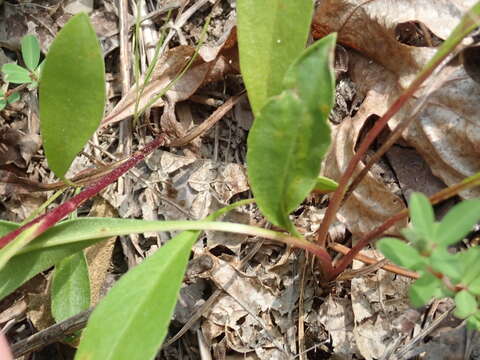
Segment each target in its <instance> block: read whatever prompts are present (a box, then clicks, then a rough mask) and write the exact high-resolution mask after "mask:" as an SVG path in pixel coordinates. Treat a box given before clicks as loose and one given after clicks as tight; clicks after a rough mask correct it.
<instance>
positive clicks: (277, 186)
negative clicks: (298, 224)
mask: <svg viewBox="0 0 480 360" xmlns="http://www.w3.org/2000/svg"><path fill="white" fill-rule="evenodd" d="M334 45H335V36H330V37H328V38H325V39H323V40H322V41H319V42H317V43H316V44H315V45H314V46H312V47H311V48H309V49H307V50H306V52H305V53H304V54H303V55H301V56H300V58H299V59H298V60H297V61H296V62H295V63H294V64H293V65H292V68H291V69H289V71H288V76H287V79H286V81H285V84H286V85H288V86H291V87H292V89H289V90H285V91H284V92H282V94H281V95H279V96H277V97H274V98H272V99H270V100H269V101H268V102H267V104H265V106H264V107H263V108H262V110H261V112H260V114H259V115H258V116H257V118H256V119H255V122H254V124H253V126H252V128H251V129H250V134H249V136H248V153H247V164H248V177H249V181H250V185H251V188H252V191H253V193H254V195H255V199H256V201H257V204H258V206H259V208H260V210H261V211H262V213H263V214H264V215H265V216H266V217H267V219H268V220H269V221H271V222H272V223H273V224H275V225H277V226H281V227H284V228H285V229H287V230H289V231H290V232H292V233H294V234H295V233H296V230H295V228H294V226H293V224H292V223H291V221H290V219H289V217H288V214H289V213H290V212H291V211H293V210H294V209H296V208H297V207H298V205H300V203H301V202H302V201H303V200H304V199H305V197H306V196H307V195H308V194H309V193H310V192H311V191H312V190H313V188H314V187H315V184H316V183H317V178H318V174H319V172H320V165H321V162H322V159H323V156H324V155H325V152H326V150H327V149H328V146H329V145H330V127H329V125H328V120H327V118H328V114H329V112H330V109H331V106H332V103H333V94H334V82H333V75H332V74H333V69H332V54H333V47H334ZM307 75H308V76H307ZM307 78H308V82H309V84H304V83H303V82H304V81H306V80H307Z"/></svg>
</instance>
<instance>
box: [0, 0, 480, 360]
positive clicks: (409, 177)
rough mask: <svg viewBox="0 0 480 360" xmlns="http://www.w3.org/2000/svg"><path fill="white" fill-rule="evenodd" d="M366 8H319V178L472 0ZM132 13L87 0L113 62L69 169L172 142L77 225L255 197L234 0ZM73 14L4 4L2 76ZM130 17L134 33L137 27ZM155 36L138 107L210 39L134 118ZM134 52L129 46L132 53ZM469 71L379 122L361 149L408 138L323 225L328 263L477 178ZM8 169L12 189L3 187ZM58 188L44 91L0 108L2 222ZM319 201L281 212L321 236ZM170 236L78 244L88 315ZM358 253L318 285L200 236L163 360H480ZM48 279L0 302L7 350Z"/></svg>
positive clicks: (453, 329)
mask: <svg viewBox="0 0 480 360" xmlns="http://www.w3.org/2000/svg"><path fill="white" fill-rule="evenodd" d="M363 2H364V4H362V5H361V6H358V5H360V4H361V3H362V2H361V1H358V0H320V1H317V4H316V11H315V16H314V21H313V26H312V32H311V37H310V40H309V42H310V43H311V42H313V41H315V40H316V39H318V38H321V37H323V36H325V35H327V34H328V33H330V32H338V45H337V48H336V58H335V72H336V75H337V89H336V101H335V108H334V110H333V111H332V114H331V115H330V121H331V126H332V130H333V134H332V141H333V143H332V146H331V149H330V150H329V154H328V156H327V157H326V158H325V161H324V164H323V165H322V174H324V175H325V176H328V177H330V178H333V179H336V180H338V179H339V177H340V175H341V173H342V172H343V171H344V169H345V167H346V164H348V161H349V160H350V159H351V158H352V156H353V155H354V154H355V151H356V147H357V145H358V143H359V141H360V140H361V139H362V138H363V136H364V135H365V133H366V131H368V130H369V129H370V128H371V127H372V125H373V124H374V122H375V121H376V120H377V119H378V118H379V117H380V116H382V115H383V113H384V112H385V111H386V110H387V109H388V108H389V106H390V105H391V104H392V103H393V102H394V101H395V99H396V98H397V97H398V95H399V94H401V92H402V90H403V89H405V86H406V84H408V83H409V82H410V81H411V80H412V79H413V77H414V76H415V74H416V73H418V72H419V70H420V69H421V68H422V67H423V66H424V65H425V63H426V62H427V61H428V59H430V58H431V56H432V55H433V54H434V52H435V48H436V47H437V46H438V45H439V44H440V43H441V42H442V41H443V40H445V39H446V38H447V37H448V35H449V34H450V32H451V31H452V29H453V28H454V26H455V25H456V24H457V23H458V21H459V19H460V18H461V15H462V13H464V12H465V11H466V9H468V6H470V5H471V1H466V0H465V1H461V0H457V1H451V2H450V1H441V0H432V1H430V2H424V1H421V0H415V1H408V2H402V1H380V0H378V1H363ZM120 3H124V4H127V7H126V8H124V7H122V6H120ZM134 3H136V2H134V1H126V0H125V1H123V0H120V1H114V0H105V1H95V2H94V6H93V9H91V12H90V13H89V16H90V19H91V21H92V23H93V26H94V28H95V31H96V33H97V35H98V38H99V39H100V41H101V46H102V49H103V52H104V58H105V64H106V74H107V107H106V110H105V111H106V116H105V119H104V123H103V124H102V126H101V128H100V129H99V130H98V131H97V133H96V134H95V136H94V137H93V138H92V140H91V141H90V142H89V143H88V145H87V146H86V147H85V149H84V151H83V152H82V153H81V154H80V155H79V156H78V158H77V159H76V160H75V162H74V163H73V165H72V166H71V168H70V170H69V175H68V176H70V177H71V176H75V175H78V174H79V173H81V172H85V171H86V172H85V173H86V174H87V175H86V178H87V180H88V174H89V170H91V169H92V168H98V167H102V166H108V165H109V164H112V163H114V162H115V161H117V160H120V159H122V158H124V157H125V156H128V155H129V154H132V153H133V152H134V151H136V150H138V149H140V148H142V147H143V146H144V145H145V144H146V143H148V142H149V141H150V140H151V139H153V138H154V137H155V136H156V134H158V133H164V134H165V135H166V136H168V138H169V140H170V141H172V142H171V144H173V145H174V146H168V147H163V148H161V149H159V150H156V151H155V152H154V153H153V154H152V155H151V156H150V157H149V158H148V159H147V160H146V161H145V162H144V163H142V164H140V165H139V166H138V167H136V168H135V170H134V171H131V172H130V173H128V174H127V175H125V176H124V177H122V178H121V179H120V180H119V181H118V182H117V183H115V184H114V185H112V186H110V187H109V188H107V189H106V190H105V191H103V192H102V193H101V195H99V196H97V197H96V198H95V199H94V200H92V201H89V202H88V203H86V204H85V205H84V206H82V208H81V209H79V211H78V216H82V215H90V216H92V215H93V216H110V217H122V218H136V219H147V220H179V219H203V218H205V217H206V216H207V215H208V214H211V213H212V212H213V211H215V210H217V209H219V208H221V207H222V206H224V205H226V204H229V203H231V202H232V201H234V200H238V199H243V198H248V197H252V194H251V192H250V189H249V185H248V180H247V174H246V152H247V145H246V143H247V142H246V140H247V136H248V131H249V129H250V127H251V125H252V122H253V120H254V117H253V114H252V112H251V109H250V105H249V102H248V97H247V94H246V93H245V89H244V85H243V81H242V77H241V74H240V66H239V60H238V50H237V44H236V33H235V31H236V29H235V26H236V3H235V0H221V1H210V0H195V1H189V0H146V1H138V3H139V5H138V7H133V4H134ZM68 4H69V1H58V0H42V1H40V0H32V1H31V2H26V1H23V0H22V1H20V0H19V1H14V0H5V1H4V2H3V5H0V9H1V10H0V67H1V66H2V65H3V64H5V63H9V62H14V61H21V60H20V57H19V47H20V40H21V38H22V37H23V36H24V35H25V34H33V35H35V36H37V37H38V39H39V41H40V44H41V49H42V53H43V54H46V53H47V52H48V48H49V46H50V44H51V42H52V41H53V39H54V37H55V35H56V33H57V32H58V31H59V30H60V29H61V28H62V26H63V25H64V24H65V23H66V22H67V21H68V19H69V18H70V17H71V14H70V13H69V12H68V10H69V8H68ZM137 11H139V12H140V14H139V16H140V18H141V19H142V22H141V26H140V28H139V29H138V31H135V16H136V12H137ZM209 15H211V21H210V23H209V25H208V27H207V36H206V39H205V40H204V41H203V40H202V39H201V34H202V29H203V27H204V25H205V20H206V18H207V17H208V16H209ZM285 21H293V20H292V19H285ZM121 24H123V25H124V26H121ZM162 34H163V35H164V42H163V45H162V46H161V57H160V61H159V64H158V66H157V67H156V70H155V75H154V81H152V88H151V89H149V92H147V93H146V94H145V95H144V99H142V101H144V102H147V101H148V99H149V96H152V95H153V94H155V93H157V92H159V91H160V90H161V89H162V88H163V87H165V86H166V85H167V84H168V83H169V82H170V81H171V80H172V79H173V78H174V77H175V76H176V75H177V73H178V70H175V69H182V68H183V67H184V65H185V63H186V62H187V61H188V59H189V57H190V56H192V54H193V53H194V52H195V48H196V46H197V45H198V44H199V43H200V42H201V41H203V42H202V45H201V48H200V51H199V59H198V60H197V61H196V62H195V64H194V65H193V66H192V67H191V68H190V69H189V71H188V72H187V73H186V74H185V76H183V77H182V78H181V79H180V80H179V82H178V83H177V84H176V86H175V88H173V89H172V90H170V91H169V92H168V93H167V94H166V96H165V97H163V98H162V99H161V100H159V101H157V102H156V103H155V104H154V105H153V106H152V108H151V109H150V110H149V111H148V112H147V113H146V114H144V115H143V116H142V117H140V118H139V119H138V121H136V122H134V121H132V116H131V115H132V114H133V113H134V107H135V101H132V99H135V94H136V92H135V88H134V82H135V75H134V73H135V71H134V69H135V67H136V66H138V67H139V69H140V73H145V71H146V69H147V66H148V65H149V63H150V62H151V61H152V59H153V58H154V54H155V46H156V45H157V43H158V41H159V39H160V38H161V37H162ZM137 36H139V37H138V38H137ZM136 42H138V44H139V48H140V53H135V51H134V50H133V49H134V48H135V43H136ZM74 46H75V44H72V47H74ZM165 65H166V66H165ZM477 66H478V65H477ZM205 68H208V69H209V70H208V71H205ZM475 71H477V73H478V69H476V68H475V67H474V68H473V69H472V68H468V69H467V71H466V69H465V67H464V66H463V65H462V63H461V62H460V61H457V62H456V63H454V62H452V63H451V64H449V65H448V66H445V67H444V69H442V70H441V71H440V72H439V73H438V74H436V79H437V80H438V83H437V84H434V83H433V81H432V84H430V83H429V85H428V86H425V88H424V89H423V90H422V91H421V92H420V93H419V94H417V95H418V96H417V97H416V98H414V99H413V100H412V101H411V103H409V104H407V105H406V106H405V107H404V108H403V109H402V111H400V112H399V114H398V115H396V116H395V117H394V118H393V119H392V120H391V121H390V122H389V124H388V125H389V129H387V130H385V131H384V133H383V134H382V135H381V136H380V137H379V138H378V139H377V141H376V142H375V144H374V146H373V147H372V149H371V152H372V153H373V151H374V150H376V149H378V148H379V147H380V146H381V145H382V143H383V139H385V137H386V136H387V135H388V132H389V131H390V129H391V128H393V127H394V126H395V125H396V124H398V123H399V122H400V121H401V119H402V118H405V117H414V120H413V122H412V124H411V125H410V127H409V128H408V129H407V130H406V131H405V132H404V133H403V136H402V139H401V140H400V141H398V142H397V143H396V144H395V145H394V146H392V148H391V149H390V150H389V151H388V152H387V153H386V154H385V155H384V156H383V157H382V159H381V160H380V161H379V162H378V163H377V164H376V165H375V166H374V167H373V168H372V169H371V170H370V171H369V173H368V174H367V176H366V177H365V179H364V181H363V182H362V184H360V186H359V187H358V188H357V189H356V190H355V192H354V193H353V195H352V196H351V197H350V198H349V200H348V201H347V202H345V204H344V205H343V207H342V208H341V209H340V211H339V212H338V214H337V219H336V222H335V223H334V225H333V226H332V228H331V230H330V232H329V235H330V239H331V241H332V242H334V243H336V244H338V245H339V247H337V248H335V250H336V251H334V250H333V249H332V250H331V251H332V252H331V255H332V257H333V258H335V259H338V258H339V257H340V256H341V254H340V253H338V252H337V251H339V250H338V249H340V248H341V246H340V245H342V246H343V247H344V249H345V248H347V247H351V246H352V244H355V242H356V241H357V240H358V239H359V238H361V237H362V236H363V235H365V234H366V233H368V232H369V231H371V230H372V229H374V228H375V227H377V226H379V225H381V224H382V223H383V222H384V221H385V220H386V219H388V218H389V217H391V216H393V215H395V214H396V213H398V212H400V211H402V210H404V209H406V207H407V200H408V198H409V196H410V194H411V193H412V192H414V191H416V192H422V193H424V194H426V195H432V194H434V193H436V192H437V191H439V190H441V189H443V188H445V187H446V186H449V185H452V184H455V183H458V182H460V181H461V180H462V179H464V178H465V177H467V176H469V175H472V174H474V173H477V172H479V171H480V146H479V144H480V120H479V119H480V117H479V115H480V102H479V101H478V99H479V98H480V86H479V85H478V83H477V82H476V81H475V80H474V79H475V76H472V73H475ZM467 72H468V73H467ZM477 79H478V75H477ZM72 86H73V85H72ZM417 99H422V100H424V104H423V107H422V108H421V110H420V111H417V110H415V109H414V106H415V105H416V103H415V101H416V100H417ZM414 100H415V101H414ZM192 133H193V134H195V136H191V134H192ZM266 141H268V139H266ZM365 161H366V160H365ZM11 174H15V176H16V177H17V179H23V180H22V181H20V180H19V181H18V182H16V183H15V182H13V183H12V182H11V181H7V180H6V179H7V178H9V176H10V175H11ZM56 181H58V180H56V179H55V177H54V175H53V173H51V172H50V171H49V169H48V166H47V163H46V160H45V157H44V154H43V150H42V143H41V137H40V132H39V117H38V94H37V91H36V90H33V91H24V92H22V97H21V100H20V101H18V102H16V103H14V104H11V105H9V106H7V108H5V109H4V110H2V111H1V112H0V219H2V220H9V221H16V222H21V221H23V220H24V219H26V218H27V217H28V216H29V215H30V214H31V213H32V212H33V211H34V210H35V209H36V208H38V207H39V206H40V205H41V204H42V203H44V202H45V201H46V200H47V199H48V198H49V197H50V196H52V195H53V193H54V191H55V190H57V189H59V188H61V187H62V184H60V183H57V182H56ZM44 184H52V185H51V186H47V187H45V186H44ZM72 195H73V190H67V191H65V192H64V194H63V195H62V196H61V197H60V198H59V200H58V201H57V203H58V202H60V201H63V200H65V199H67V198H69V197H71V196H72ZM479 195H480V194H479V191H478V190H475V189H474V190H469V191H466V192H464V193H461V197H457V198H454V199H450V200H448V201H445V202H443V203H441V204H440V205H438V206H437V207H436V215H437V216H439V217H441V216H442V214H444V213H445V212H446V211H448V210H449V209H450V208H451V207H452V205H453V204H455V203H456V202H458V201H459V200H460V199H462V198H472V197H478V196H479ZM327 204H328V196H327V195H319V194H312V195H311V196H310V197H309V198H308V199H307V200H306V201H305V202H304V203H303V204H302V205H301V206H300V207H299V208H298V209H297V210H296V211H295V212H294V213H293V214H292V215H293V218H294V221H295V225H296V226H297V228H298V229H300V230H301V232H302V234H303V235H304V236H306V237H307V238H312V237H313V236H314V235H315V233H316V231H317V230H318V228H319V225H320V223H321V221H322V218H323V215H324V212H325V208H326V206H327ZM226 220H229V221H234V222H239V223H245V224H251V225H257V226H267V224H266V222H265V220H264V219H263V218H262V216H261V214H260V212H259V211H258V209H257V208H256V207H255V206H253V205H250V206H245V207H244V208H242V209H240V210H238V211H234V212H232V213H230V214H229V215H227V217H226ZM406 225H407V222H402V223H398V224H397V225H396V226H395V228H392V229H390V230H389V232H388V233H389V234H398V230H399V229H400V228H402V227H404V226H406ZM173 235H174V234H171V233H145V234H142V235H132V236H125V237H119V238H112V239H109V240H107V241H105V242H104V243H102V245H99V246H96V247H95V248H93V249H88V250H86V252H85V253H86V258H87V262H88V265H89V273H90V274H89V275H90V282H91V288H92V305H95V304H96V303H97V302H98V301H99V299H101V297H102V296H104V295H105V293H106V292H108V290H109V289H110V288H111V287H112V285H113V284H114V283H115V281H116V280H117V279H118V278H120V277H121V276H122V275H123V274H124V273H125V272H127V271H128V270H129V269H131V268H133V267H135V266H136V265H138V264H139V263H141V262H142V261H143V259H145V258H146V257H147V256H149V255H150V254H152V253H153V252H155V251H156V250H157V249H158V248H159V247H161V246H162V245H163V244H165V243H166V242H167V241H168V240H169V239H170V238H171V237H172V236H173ZM475 235H476V234H473V235H472V236H471V237H470V241H474V239H475ZM472 239H473V240H472ZM363 255H365V256H367V257H369V258H370V259H373V262H374V264H373V265H371V264H370V265H369V264H368V261H365V259H364V258H362V259H360V260H362V261H357V260H356V261H354V263H353V266H352V268H351V269H349V270H348V271H347V272H346V273H345V274H343V275H342V276H341V277H340V278H339V279H337V280H336V281H335V282H333V283H325V281H323V280H322V276H321V275H322V274H321V273H320V271H319V267H318V264H317V263H316V260H315V259H314V258H313V257H312V256H311V255H309V254H308V253H306V252H305V251H303V250H299V249H294V248H289V247H286V246H284V245H282V244H279V243H275V242H272V241H269V240H265V239H261V238H252V237H248V236H245V235H234V234H225V233H218V232H217V233H216V232H210V231H208V232H206V233H205V234H204V235H202V237H201V239H200V240H199V241H198V243H197V244H196V245H195V247H194V249H193V251H192V255H191V258H190V262H189V266H188V270H187V274H186V276H185V279H184V284H183V286H182V289H181V294H180V299H179V301H178V304H177V307H176V310H175V313H174V316H173V319H172V322H171V324H170V328H169V335H168V337H167V340H166V342H165V344H164V346H163V347H162V349H161V350H160V351H159V354H158V358H159V359H192V360H193V359H202V360H203V359H230V360H233V359H252V360H253V359H261V360H267V359H293V358H298V359H312V360H313V359H410V358H421V359H470V358H480V341H479V339H478V336H475V334H474V333H472V332H470V331H467V330H466V328H465V325H464V324H463V323H462V322H461V321H459V320H457V319H455V318H454V317H453V316H452V315H451V311H452V308H453V304H452V303H451V302H450V301H447V300H435V301H433V302H432V303H431V304H429V305H428V306H426V307H424V308H421V309H412V308H411V307H410V304H409V300H408V286H409V285H410V284H411V282H412V279H410V278H407V277H404V276H401V275H398V274H395V273H392V272H389V271H386V270H383V269H381V268H380V267H381V265H383V263H380V264H378V263H377V262H378V261H380V260H381V259H382V256H381V255H380V254H379V253H378V252H377V251H376V250H374V249H373V248H370V249H366V250H365V251H364V252H363ZM366 262H367V263H366ZM51 273H52V271H47V272H44V273H42V274H40V275H37V276H36V277H34V278H33V279H31V280H30V281H28V282H27V283H26V284H24V285H23V286H22V287H21V288H20V289H18V290H17V291H15V292H14V293H13V294H11V295H10V296H8V297H7V298H5V299H3V300H2V301H1V302H0V325H1V326H2V329H3V332H4V333H6V334H7V336H8V339H9V341H10V342H11V343H17V342H19V341H21V340H23V339H27V338H28V337H29V336H31V335H33V334H35V333H37V332H38V331H40V330H44V329H50V328H51V326H52V325H53V324H54V320H53V319H52V316H51V314H50V293H49V286H50V282H51ZM119 311H124V310H119ZM54 340H55V341H54V342H52V341H51V340H50V341H48V342H47V341H45V343H43V344H40V346H39V348H38V349H36V350H35V351H34V352H27V354H26V355H24V356H23V358H24V359H70V358H73V356H74V353H75V347H74V345H72V344H71V343H67V342H66V341H65V339H64V338H61V337H58V338H57V339H54ZM140 346H141V345H140ZM16 353H17V354H20V353H21V352H16Z"/></svg>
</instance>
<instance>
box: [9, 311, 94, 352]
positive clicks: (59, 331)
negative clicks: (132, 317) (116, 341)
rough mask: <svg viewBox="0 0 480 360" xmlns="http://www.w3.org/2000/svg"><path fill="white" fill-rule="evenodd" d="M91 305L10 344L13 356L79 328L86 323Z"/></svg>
mask: <svg viewBox="0 0 480 360" xmlns="http://www.w3.org/2000/svg"><path fill="white" fill-rule="evenodd" d="M93 309H94V308H93V307H92V308H90V309H88V310H86V311H84V312H81V313H80V314H78V315H75V316H72V317H71V318H68V319H66V320H64V321H62V322H60V323H58V324H55V325H52V326H50V327H48V328H46V329H44V330H42V331H39V332H38V333H35V334H33V335H31V336H29V337H28V338H26V339H24V340H21V341H19V342H17V343H15V344H13V345H12V353H13V356H14V357H15V358H18V357H20V356H23V355H26V354H28V353H31V352H32V351H35V350H37V349H40V348H42V347H44V346H47V345H49V344H52V343H54V342H57V341H60V340H63V339H64V338H65V336H66V335H68V334H72V333H74V332H75V331H78V330H81V329H83V328H84V327H85V325H86V324H87V321H88V318H89V317H90V314H91V313H92V311H93Z"/></svg>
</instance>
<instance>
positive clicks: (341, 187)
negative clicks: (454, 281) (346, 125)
mask: <svg viewBox="0 0 480 360" xmlns="http://www.w3.org/2000/svg"><path fill="white" fill-rule="evenodd" d="M462 38H463V37H461V38H459V39H457V40H456V41H455V45H456V44H458V43H459V42H460V41H461V39H462ZM452 47H453V45H452ZM449 53H450V52H445V53H444V54H442V55H441V56H438V57H437V58H435V59H434V60H433V61H432V62H431V63H429V64H427V65H426V68H424V69H423V70H422V71H421V72H420V74H419V75H418V76H417V77H416V78H415V80H413V82H412V83H411V84H410V86H409V87H408V88H407V89H406V90H405V91H404V92H403V93H402V94H401V95H400V96H399V97H398V98H397V100H395V102H394V103H393V104H392V106H390V108H389V109H388V110H387V112H386V113H385V114H383V116H382V117H381V118H380V119H379V120H378V121H377V122H376V123H375V125H374V126H373V128H372V129H371V130H370V131H369V132H368V134H367V136H366V137H365V139H364V140H363V141H362V143H361V145H360V147H359V149H358V151H357V152H356V153H355V155H354V156H353V157H352V159H351V160H350V162H349V164H348V167H347V169H346V170H345V172H344V173H343V175H342V177H341V178H340V181H339V184H338V188H337V190H336V191H335V193H334V194H333V197H332V199H331V200H330V204H329V206H328V208H327V211H326V212H325V217H324V218H323V221H322V224H321V225H320V228H319V230H318V233H317V242H318V243H319V245H320V246H323V247H326V240H327V233H328V228H329V227H330V225H331V223H332V221H333V220H334V218H335V214H336V213H337V211H338V209H339V208H340V205H341V202H342V199H343V197H344V195H345V192H346V191H347V188H348V184H349V181H350V179H351V178H352V176H353V174H354V172H355V170H356V169H357V166H358V163H359V162H360V161H361V160H362V158H363V157H364V155H365V153H366V151H367V150H368V148H369V147H370V145H371V144H372V143H373V142H374V141H375V139H376V138H377V136H378V135H379V134H380V132H381V131H382V130H383V128H384V127H385V125H386V124H387V122H388V121H389V120H390V119H391V118H392V117H393V116H394V115H395V114H396V113H398V111H399V110H400V109H401V108H402V107H403V106H404V105H405V103H406V102H407V101H408V99H410V97H411V96H412V95H413V94H414V93H415V91H417V89H418V88H419V87H420V85H421V84H422V83H423V82H424V81H425V80H426V79H427V78H428V77H429V76H430V75H431V74H432V72H433V71H434V70H435V69H436V68H437V67H438V66H439V65H440V64H441V63H442V61H443V60H444V59H445V58H446V57H447V56H448V55H449Z"/></svg>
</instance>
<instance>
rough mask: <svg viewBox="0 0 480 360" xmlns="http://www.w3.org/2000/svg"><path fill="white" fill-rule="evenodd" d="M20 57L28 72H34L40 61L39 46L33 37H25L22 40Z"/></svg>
mask: <svg viewBox="0 0 480 360" xmlns="http://www.w3.org/2000/svg"><path fill="white" fill-rule="evenodd" d="M21 45H22V56H23V61H24V62H25V65H26V66H27V68H28V70H30V71H35V69H36V68H37V66H38V62H39V61H40V44H39V43H38V40H37V38H36V37H35V36H33V35H26V36H24V37H23V38H22V42H21Z"/></svg>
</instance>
